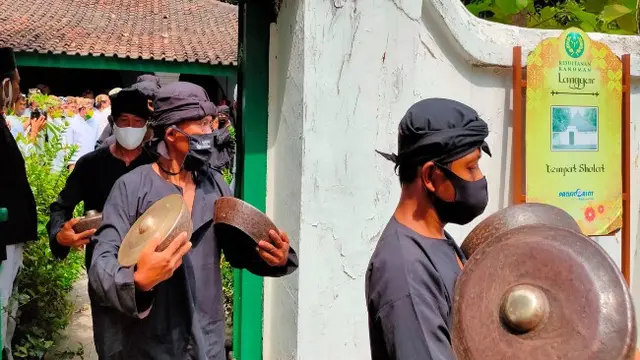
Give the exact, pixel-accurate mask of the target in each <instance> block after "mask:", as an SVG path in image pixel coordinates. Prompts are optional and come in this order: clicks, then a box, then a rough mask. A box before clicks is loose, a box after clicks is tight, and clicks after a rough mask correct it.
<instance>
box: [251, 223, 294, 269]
mask: <svg viewBox="0 0 640 360" xmlns="http://www.w3.org/2000/svg"><path fill="white" fill-rule="evenodd" d="M269 237H270V238H271V242H269V241H265V240H262V241H260V242H259V243H258V248H257V250H258V254H259V255H260V257H261V258H262V260H264V261H265V262H266V263H267V264H269V265H271V266H285V265H286V264H287V260H288V259H289V236H288V235H287V233H286V232H284V231H280V232H279V233H278V232H275V231H273V230H271V231H269Z"/></svg>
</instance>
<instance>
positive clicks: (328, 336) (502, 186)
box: [264, 0, 640, 360]
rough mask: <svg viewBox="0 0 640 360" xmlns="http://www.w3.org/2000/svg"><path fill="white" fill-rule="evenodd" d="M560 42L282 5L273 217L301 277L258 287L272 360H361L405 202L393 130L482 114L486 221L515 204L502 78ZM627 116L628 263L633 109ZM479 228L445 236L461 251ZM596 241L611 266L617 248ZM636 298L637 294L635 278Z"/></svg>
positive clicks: (363, 10)
mask: <svg viewBox="0 0 640 360" xmlns="http://www.w3.org/2000/svg"><path fill="white" fill-rule="evenodd" d="M559 33H560V32H559V31H537V30H531V29H520V28H515V27H510V26H504V25H499V24H492V23H488V22H485V21H482V20H479V19H477V18H475V17H473V16H472V15H471V14H469V13H468V12H467V11H466V9H464V7H463V6H462V5H461V4H460V2H459V1H458V0H369V1H366V2H365V1H358V0H332V1H316V0H284V2H283V4H282V8H281V12H280V14H279V17H278V23H277V24H276V25H274V27H273V28H272V49H271V53H272V54H271V69H270V78H271V79H270V81H271V84H270V117H269V153H268V179H269V184H268V196H267V198H268V199H267V210H268V214H269V215H270V216H271V217H272V218H273V219H274V220H275V222H276V223H277V224H278V225H279V226H281V227H283V228H284V229H286V230H288V231H289V232H290V233H291V235H292V238H293V239H295V240H294V246H295V248H296V249H297V250H298V253H299V255H300V262H301V266H300V268H299V270H298V272H297V273H296V274H295V275H293V276H290V277H286V278H283V279H276V280H267V281H266V284H265V330H264V358H265V359H266V360H285V359H303V360H324V359H327V360H335V359H349V360H352V359H354V360H356V359H367V358H368V356H369V339H368V330H367V320H366V309H365V301H364V274H365V270H366V266H367V263H368V261H369V257H370V254H371V252H372V251H373V249H374V247H375V244H376V241H377V240H378V237H379V235H380V233H381V231H382V229H383V227H384V226H385V224H386V222H387V221H388V219H389V218H390V216H391V215H392V212H393V210H394V208H395V205H396V203H397V200H398V197H399V193H400V187H399V183H398V179H397V177H396V176H395V174H394V172H393V166H392V164H391V163H389V162H387V161H385V160H384V159H383V158H381V157H380V156H377V155H376V153H375V152H374V150H375V149H379V150H383V151H396V147H397V143H396V136H397V134H396V129H397V125H398V122H399V120H400V118H401V117H402V116H403V115H404V113H405V111H406V110H407V108H408V107H409V106H410V105H412V104H413V103H415V102H416V101H418V100H420V99H423V98H427V97H449V98H453V99H456V100H459V101H462V102H464V103H467V104H468V105H470V106H472V107H474V108H476V109H477V110H478V112H479V113H480V114H481V115H482V117H483V118H484V119H485V120H486V121H487V123H488V124H489V129H490V135H489V138H488V140H487V142H488V143H489V145H490V146H491V148H492V151H493V153H494V156H493V157H492V158H489V157H484V158H483V160H482V167H483V170H484V172H485V173H486V175H487V178H488V182H489V205H488V207H487V211H486V213H485V215H484V216H486V215H488V214H490V213H492V212H494V211H496V210H498V209H500V208H503V207H505V206H507V205H508V204H509V201H510V200H509V199H510V198H511V193H510V188H511V186H510V175H511V174H510V166H511V115H512V114H511V96H512V95H511V82H512V80H511V70H510V69H509V68H505V67H504V66H508V65H509V64H511V61H512V59H511V51H512V46H514V45H517V44H519V45H523V46H524V51H523V53H524V54H523V57H524V56H526V54H527V53H528V51H530V50H531V49H533V48H534V47H535V45H536V44H537V43H538V42H539V41H540V40H542V39H543V38H545V37H549V36H558V34H559ZM593 38H594V39H597V40H602V41H605V42H607V43H608V44H609V45H610V46H611V47H612V49H613V50H614V51H615V52H616V53H619V54H622V53H624V52H634V53H636V54H637V50H638V49H640V39H639V38H638V37H621V36H606V35H601V34H596V35H593ZM634 49H635V51H633V50H634ZM633 59H634V60H633V63H632V67H633V68H632V74H633V75H635V76H639V75H640V60H639V57H637V56H636V57H634V58H633ZM633 81H634V82H633V99H632V102H633V103H635V104H637V103H640V81H638V79H637V78H634V80H633ZM632 112H633V116H632V144H633V146H632V171H633V174H632V189H633V190H632V200H633V201H632V214H631V220H632V223H633V224H634V225H633V229H632V239H633V240H632V242H633V244H632V250H631V253H632V254H635V249H636V246H635V242H636V241H637V239H638V226H639V223H638V212H639V210H640V209H639V205H640V201H639V200H640V196H639V195H640V187H639V186H638V185H639V181H640V176H639V175H640V171H639V170H638V163H637V162H638V160H637V158H638V149H639V147H640V138H639V137H638V132H637V131H636V125H637V122H638V118H639V116H640V108H638V107H636V106H632ZM484 216H483V217H484ZM481 219H482V218H480V219H477V220H476V221H474V222H473V223H471V224H469V225H467V226H462V227H461V226H451V227H450V228H448V230H449V232H450V233H451V234H452V235H453V236H455V237H456V238H457V239H458V240H459V241H461V240H462V239H464V236H466V234H467V233H468V232H469V231H470V230H471V229H472V228H473V226H474V225H475V224H477V223H478V222H479V221H480V220H481ZM597 240H598V242H599V243H601V244H602V245H603V246H604V247H605V248H606V249H607V250H608V251H610V252H611V253H612V257H613V258H614V259H616V261H617V262H618V263H619V259H620V254H619V253H618V254H616V253H615V250H616V249H619V245H616V242H617V239H616V238H615V237H600V238H598V239H597ZM634 263H635V262H634ZM635 270H636V269H635V266H634V267H633V268H632V272H633V271H635ZM638 271H639V272H640V267H638ZM632 290H633V292H634V294H635V293H640V276H635V275H634V276H633V279H632ZM636 299H640V294H637V296H636Z"/></svg>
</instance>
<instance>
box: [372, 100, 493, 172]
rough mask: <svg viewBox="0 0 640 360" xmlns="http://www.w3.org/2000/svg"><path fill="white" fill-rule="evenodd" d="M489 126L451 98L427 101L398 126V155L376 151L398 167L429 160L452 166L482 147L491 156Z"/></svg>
mask: <svg viewBox="0 0 640 360" xmlns="http://www.w3.org/2000/svg"><path fill="white" fill-rule="evenodd" d="M488 135H489V129H488V127H487V123H486V122H484V120H482V119H481V118H480V117H479V116H478V113H477V112H476V111H475V110H473V109H472V108H470V107H468V106H467V105H464V104H462V103H460V102H458V101H454V100H449V99H439V98H433V99H425V100H421V101H419V102H417V103H416V104H414V105H413V106H411V107H410V108H409V110H408V111H407V113H406V114H405V115H404V117H403V118H402V120H401V121H400V125H399V127H398V154H387V153H383V152H380V151H377V150H376V152H377V153H378V154H380V155H382V156H383V157H384V158H385V159H387V160H389V161H392V162H393V163H395V164H396V168H397V167H398V166H400V165H402V164H415V165H421V164H424V163H426V162H428V161H435V162H439V163H442V164H447V163H450V162H451V161H454V160H456V159H459V158H461V157H463V156H465V155H468V154H469V153H471V152H472V151H473V150H475V149H477V148H480V149H482V150H483V151H484V152H485V153H487V154H488V155H489V156H491V151H490V150H489V146H488V145H487V143H486V142H485V139H486V138H487V136H488Z"/></svg>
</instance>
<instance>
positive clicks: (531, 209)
mask: <svg viewBox="0 0 640 360" xmlns="http://www.w3.org/2000/svg"><path fill="white" fill-rule="evenodd" d="M530 224H546V225H553V226H559V227H564V228H567V229H571V230H573V231H576V232H578V233H580V232H581V231H580V227H579V226H578V223H576V221H575V220H574V219H573V217H571V215H569V214H568V213H567V212H566V211H564V210H562V209H560V208H557V207H555V206H552V205H547V204H539V203H525V204H519V205H512V206H509V207H506V208H504V209H501V210H499V211H497V212H495V213H493V214H491V216H489V217H487V218H486V219H484V220H482V221H481V222H480V223H479V224H478V225H476V227H475V228H473V230H471V232H470V233H469V235H467V237H466V238H465V239H464V241H463V242H462V245H461V246H460V249H461V250H462V252H463V253H464V254H465V256H466V257H467V259H468V258H470V257H471V255H473V253H474V252H476V250H477V249H478V248H480V247H481V246H482V245H483V244H484V243H485V242H486V241H488V240H490V239H492V238H494V237H495V236H497V235H498V234H500V233H502V232H505V231H507V230H510V229H513V228H516V227H518V226H521V225H530Z"/></svg>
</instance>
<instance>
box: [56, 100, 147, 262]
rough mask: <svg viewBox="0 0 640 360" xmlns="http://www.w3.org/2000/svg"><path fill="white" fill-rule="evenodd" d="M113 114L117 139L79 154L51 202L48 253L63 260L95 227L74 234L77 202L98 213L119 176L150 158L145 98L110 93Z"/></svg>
mask: <svg viewBox="0 0 640 360" xmlns="http://www.w3.org/2000/svg"><path fill="white" fill-rule="evenodd" d="M111 104H112V105H111V107H112V114H111V116H110V117H109V121H110V122H111V126H112V127H113V129H114V134H115V138H116V141H115V143H114V144H111V145H110V146H106V147H102V148H99V149H97V150H95V151H93V152H90V153H88V154H86V155H84V156H83V157H81V158H80V159H79V160H78V162H77V163H76V167H75V168H74V170H73V172H71V175H69V178H68V179H67V183H66V184H65V187H64V189H62V191H61V192H60V195H59V196H58V199H57V200H56V201H55V202H54V203H53V204H51V207H50V210H51V218H50V221H49V224H47V230H48V232H49V245H50V247H51V252H52V253H53V255H54V256H55V257H56V258H58V259H64V258H65V257H67V255H68V254H69V250H70V249H71V248H72V247H73V248H82V247H84V246H85V245H87V244H88V243H89V239H90V238H91V235H93V233H94V232H95V231H96V229H92V230H87V231H85V232H82V233H79V234H78V233H75V232H74V231H73V226H74V225H75V224H76V223H77V222H78V221H79V219H72V216H73V210H74V209H75V207H76V205H78V204H79V203H80V202H81V201H84V208H85V210H96V211H99V212H101V211H102V208H103V207H104V203H105V201H106V200H107V196H109V192H110V191H111V188H112V187H113V184H114V183H115V182H116V180H118V178H120V177H121V176H122V175H124V174H126V173H128V172H129V171H131V170H133V169H135V168H136V167H138V166H140V165H144V164H149V163H151V162H152V161H153V157H152V156H151V155H149V153H147V152H146V151H144V150H143V148H142V143H143V139H144V135H145V133H146V131H147V120H148V119H149V117H150V115H151V112H150V111H149V108H148V107H147V99H146V97H145V96H144V94H142V92H140V90H137V89H133V88H129V89H123V90H121V91H120V92H118V93H117V94H115V95H112V96H111ZM85 260H86V265H87V269H89V265H90V264H89V262H90V261H91V249H90V247H88V248H87V254H86V259H85Z"/></svg>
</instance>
